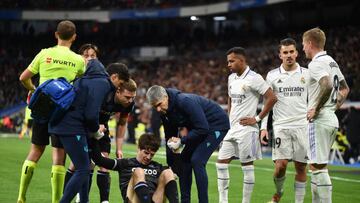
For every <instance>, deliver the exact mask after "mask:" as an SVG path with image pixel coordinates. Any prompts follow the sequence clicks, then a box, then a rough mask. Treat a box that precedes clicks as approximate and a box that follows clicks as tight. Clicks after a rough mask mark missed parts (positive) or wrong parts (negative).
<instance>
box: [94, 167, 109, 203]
mask: <svg viewBox="0 0 360 203" xmlns="http://www.w3.org/2000/svg"><path fill="white" fill-rule="evenodd" d="M96 183H97V186H98V188H99V192H100V202H103V201H109V192H110V174H109V172H103V171H97V175H96Z"/></svg>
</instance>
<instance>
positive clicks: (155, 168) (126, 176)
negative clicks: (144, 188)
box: [90, 139, 168, 202]
mask: <svg viewBox="0 0 360 203" xmlns="http://www.w3.org/2000/svg"><path fill="white" fill-rule="evenodd" d="M90 146H91V152H90V154H91V159H92V160H93V161H94V162H95V164H96V165H98V166H101V167H104V168H107V169H109V170H114V171H118V172H119V180H120V190H121V195H122V197H123V199H124V201H125V202H127V199H126V190H127V187H128V185H129V181H130V179H131V176H132V173H133V171H134V170H135V168H142V169H144V172H145V180H146V183H147V184H148V186H149V189H150V193H154V192H155V190H156V187H157V185H158V179H159V177H160V174H161V172H162V171H163V170H165V169H167V168H168V167H166V166H163V165H161V164H160V163H158V162H156V161H151V162H150V164H149V165H143V164H141V163H140V162H138V161H137V159H136V158H127V159H125V158H124V159H109V158H106V157H103V156H102V155H101V153H100V149H99V144H98V142H97V141H96V140H94V139H91V140H90Z"/></svg>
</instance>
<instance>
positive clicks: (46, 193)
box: [0, 137, 360, 203]
mask: <svg viewBox="0 0 360 203" xmlns="http://www.w3.org/2000/svg"><path fill="white" fill-rule="evenodd" d="M29 147H30V140H29V139H27V138H25V139H22V140H19V139H18V138H15V137H9V138H0V152H1V154H0V163H1V167H0V191H1V192H0V202H6V203H8V202H10V203H11V202H16V199H17V195H18V185H19V178H20V172H21V166H22V164H23V161H24V159H25V158H26V155H27V152H28V150H29ZM124 151H125V153H124V154H125V157H132V156H134V155H135V153H136V147H135V146H134V145H125V146H124ZM155 160H157V161H159V162H161V163H165V157H164V150H163V149H160V151H159V152H158V154H157V155H156V156H155ZM215 160H216V157H215V156H214V157H211V159H210V160H209V163H208V165H207V171H208V176H209V200H210V202H211V203H212V202H218V193H217V178H216V170H215V165H214V162H215ZM50 170H51V150H50V149H47V150H46V151H45V153H44V155H43V157H42V158H41V159H40V161H39V163H38V165H37V168H36V170H35V173H34V176H33V179H32V182H31V184H30V187H29V189H28V192H27V200H28V201H27V203H39V202H51V184H50ZM329 170H330V175H331V176H332V177H334V178H336V179H332V182H333V202H334V203H337V202H339V203H340V202H341V203H347V202H348V203H355V202H360V194H359V192H360V169H359V168H349V167H342V166H330V169H329ZM293 172H294V168H293V166H292V164H290V165H289V167H288V175H287V180H286V182H285V194H284V196H283V198H282V202H294V191H293V184H294V174H293ZM272 173H273V163H272V161H271V160H270V159H269V158H265V159H264V160H260V161H256V162H255V178H256V183H255V188H254V192H253V195H252V202H254V203H264V202H267V201H268V200H269V199H270V198H271V196H272V194H273V192H274V185H273V182H272ZM111 177H112V181H111V192H110V202H122V199H121V197H120V192H119V188H118V183H119V182H118V174H117V173H116V172H112V173H111ZM230 177H231V182H230V191H229V202H241V194H242V172H241V168H240V166H239V162H238V161H233V162H232V164H231V166H230ZM195 186H196V185H195V180H193V187H192V201H191V202H197V191H196V187H195ZM90 202H99V192H98V189H97V186H96V178H95V176H94V178H93V187H92V188H91V192H90ZM305 202H311V193H310V184H309V179H308V184H307V190H306V197H305Z"/></svg>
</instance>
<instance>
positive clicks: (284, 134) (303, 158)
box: [272, 126, 308, 163]
mask: <svg viewBox="0 0 360 203" xmlns="http://www.w3.org/2000/svg"><path fill="white" fill-rule="evenodd" d="M306 130H307V126H304V127H300V128H289V129H274V139H273V145H272V146H273V149H272V159H273V160H278V159H287V160H294V161H298V162H302V163H307V161H308V157H307V153H306V149H307V147H306V144H307V142H306V140H307V134H306Z"/></svg>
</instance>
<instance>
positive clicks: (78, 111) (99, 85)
mask: <svg viewBox="0 0 360 203" xmlns="http://www.w3.org/2000/svg"><path fill="white" fill-rule="evenodd" d="M74 88H75V90H76V97H75V99H74V101H73V103H72V108H71V109H70V110H69V111H68V112H67V113H66V114H65V116H64V117H63V119H62V120H61V121H60V122H59V123H57V124H56V125H54V126H49V133H52V134H57V135H87V134H88V133H90V132H91V133H93V132H96V131H97V130H98V129H99V114H100V109H101V105H102V103H103V101H104V100H105V97H106V96H107V95H108V94H109V93H110V92H112V91H113V92H114V91H115V87H114V86H113V84H112V82H111V81H110V80H109V75H108V74H107V73H106V71H105V68H104V66H103V64H102V63H101V62H100V61H99V60H97V59H92V60H90V61H89V63H88V66H87V69H86V71H85V74H84V76H83V77H81V78H80V79H78V80H76V81H75V82H74Z"/></svg>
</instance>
